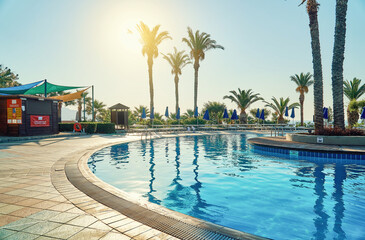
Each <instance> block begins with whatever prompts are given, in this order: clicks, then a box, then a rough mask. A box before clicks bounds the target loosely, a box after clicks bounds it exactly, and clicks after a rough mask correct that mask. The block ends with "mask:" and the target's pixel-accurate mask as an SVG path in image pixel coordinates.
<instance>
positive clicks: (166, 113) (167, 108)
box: [165, 107, 169, 118]
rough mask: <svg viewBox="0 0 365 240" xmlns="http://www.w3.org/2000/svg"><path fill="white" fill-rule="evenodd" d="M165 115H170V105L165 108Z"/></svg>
mask: <svg viewBox="0 0 365 240" xmlns="http://www.w3.org/2000/svg"><path fill="white" fill-rule="evenodd" d="M165 117H167V118H168V117H169V107H166V110H165Z"/></svg>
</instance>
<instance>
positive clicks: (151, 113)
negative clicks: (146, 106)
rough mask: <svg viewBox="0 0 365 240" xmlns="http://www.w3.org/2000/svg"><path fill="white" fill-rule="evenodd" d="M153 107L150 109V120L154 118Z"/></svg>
mask: <svg viewBox="0 0 365 240" xmlns="http://www.w3.org/2000/svg"><path fill="white" fill-rule="evenodd" d="M154 109H155V108H154V107H152V109H151V112H150V118H151V119H154V118H155V111H154Z"/></svg>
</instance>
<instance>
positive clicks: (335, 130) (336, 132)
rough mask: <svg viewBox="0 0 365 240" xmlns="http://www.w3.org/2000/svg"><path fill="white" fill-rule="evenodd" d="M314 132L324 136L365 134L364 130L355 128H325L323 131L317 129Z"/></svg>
mask: <svg viewBox="0 0 365 240" xmlns="http://www.w3.org/2000/svg"><path fill="white" fill-rule="evenodd" d="M314 134H315V135H324V136H365V132H364V130H360V129H354V128H353V129H345V130H342V129H340V128H323V130H322V131H318V130H316V131H315V133H314Z"/></svg>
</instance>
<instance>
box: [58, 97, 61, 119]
mask: <svg viewBox="0 0 365 240" xmlns="http://www.w3.org/2000/svg"><path fill="white" fill-rule="evenodd" d="M61 109H62V102H61V101H60V102H58V122H61V121H62V117H61V114H62V111H61Z"/></svg>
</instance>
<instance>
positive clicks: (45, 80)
mask: <svg viewBox="0 0 365 240" xmlns="http://www.w3.org/2000/svg"><path fill="white" fill-rule="evenodd" d="M44 97H45V98H46V97H47V79H44Z"/></svg>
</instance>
